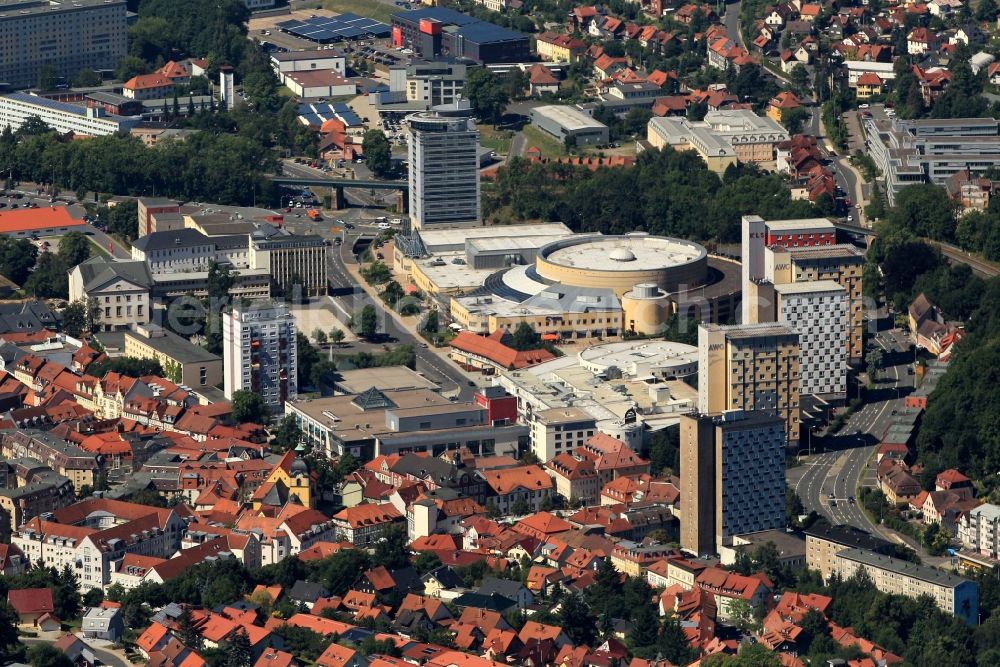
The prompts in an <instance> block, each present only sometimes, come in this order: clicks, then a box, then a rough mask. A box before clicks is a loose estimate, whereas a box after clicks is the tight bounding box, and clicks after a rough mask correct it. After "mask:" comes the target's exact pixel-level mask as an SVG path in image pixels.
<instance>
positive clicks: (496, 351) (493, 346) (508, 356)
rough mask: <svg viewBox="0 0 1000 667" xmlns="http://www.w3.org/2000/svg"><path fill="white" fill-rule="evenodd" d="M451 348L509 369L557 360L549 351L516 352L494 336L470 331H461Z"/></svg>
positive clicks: (452, 342)
mask: <svg viewBox="0 0 1000 667" xmlns="http://www.w3.org/2000/svg"><path fill="white" fill-rule="evenodd" d="M451 346H452V347H453V348H454V349H456V350H459V351H461V352H466V353H468V354H474V355H476V356H478V357H482V358H483V359H486V360H488V361H490V362H492V363H494V364H496V365H497V366H500V367H502V368H507V369H519V368H525V367H527V366H532V365H534V364H540V363H542V362H543V361H549V360H550V359H555V355H554V354H552V353H551V352H549V351H548V350H544V349H539V350H515V349H514V348H512V347H507V346H506V345H504V344H503V343H501V342H500V341H498V340H496V339H495V338H493V337H492V336H479V335H477V334H474V333H472V332H469V331H460V332H459V333H458V335H457V336H455V338H454V339H453V340H452V341H451Z"/></svg>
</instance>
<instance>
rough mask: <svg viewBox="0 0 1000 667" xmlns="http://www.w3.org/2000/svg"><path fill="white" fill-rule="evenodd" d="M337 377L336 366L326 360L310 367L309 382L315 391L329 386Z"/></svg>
mask: <svg viewBox="0 0 1000 667" xmlns="http://www.w3.org/2000/svg"><path fill="white" fill-rule="evenodd" d="M336 375H337V364H335V363H334V362H332V361H328V360H326V359H322V360H320V361H317V362H316V363H314V364H313V365H312V370H311V371H310V377H309V381H310V382H311V383H312V385H313V386H314V387H316V388H317V389H321V388H322V387H326V386H330V385H331V384H332V383H333V382H334V380H335V379H336Z"/></svg>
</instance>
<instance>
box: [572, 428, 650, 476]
mask: <svg viewBox="0 0 1000 667" xmlns="http://www.w3.org/2000/svg"><path fill="white" fill-rule="evenodd" d="M574 454H576V455H579V456H582V457H585V458H589V459H590V460H592V461H593V462H594V468H595V469H596V470H597V478H598V482H599V483H600V484H601V486H602V487H603V486H604V485H605V484H607V483H608V482H610V481H612V480H614V479H617V478H619V477H634V476H636V475H641V474H643V473H648V472H649V461H647V460H646V459H644V458H642V457H641V456H639V455H638V454H636V453H635V452H633V451H632V450H631V449H630V448H629V446H628V445H627V444H625V443H624V442H622V441H621V440H618V439H617V438H614V437H612V436H610V435H608V434H607V433H604V432H603V431H598V432H597V433H596V434H594V436H593V437H591V438H590V439H588V440H587V441H586V442H585V443H583V446H582V447H577V448H576V449H575V450H574Z"/></svg>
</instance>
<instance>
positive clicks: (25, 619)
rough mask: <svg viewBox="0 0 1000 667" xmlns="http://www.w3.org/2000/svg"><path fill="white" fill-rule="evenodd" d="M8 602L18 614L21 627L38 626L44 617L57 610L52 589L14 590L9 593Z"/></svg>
mask: <svg viewBox="0 0 1000 667" xmlns="http://www.w3.org/2000/svg"><path fill="white" fill-rule="evenodd" d="M7 602H9V603H10V606H11V607H13V608H14V611H15V612H17V618H18V622H19V623H20V624H21V625H38V622H39V620H40V619H41V618H42V617H43V616H45V615H46V614H52V613H53V611H54V610H55V606H54V605H53V603H52V589H51V588H20V589H14V590H12V591H9V592H8V593H7Z"/></svg>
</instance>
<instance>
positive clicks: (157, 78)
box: [122, 73, 176, 100]
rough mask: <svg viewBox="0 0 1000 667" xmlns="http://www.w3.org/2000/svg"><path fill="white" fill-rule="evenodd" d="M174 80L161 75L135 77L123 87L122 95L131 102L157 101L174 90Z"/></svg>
mask: <svg viewBox="0 0 1000 667" xmlns="http://www.w3.org/2000/svg"><path fill="white" fill-rule="evenodd" d="M175 85H176V84H175V83H174V80H173V79H171V78H169V77H167V76H164V75H163V74H160V73H155V74H140V75H138V76H133V77H132V78H131V79H129V80H128V81H126V82H125V85H123V86H122V95H123V96H125V97H127V98H129V99H131V100H157V99H162V98H165V97H166V96H167V95H169V94H170V93H171V92H173V90H174V86H175Z"/></svg>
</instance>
